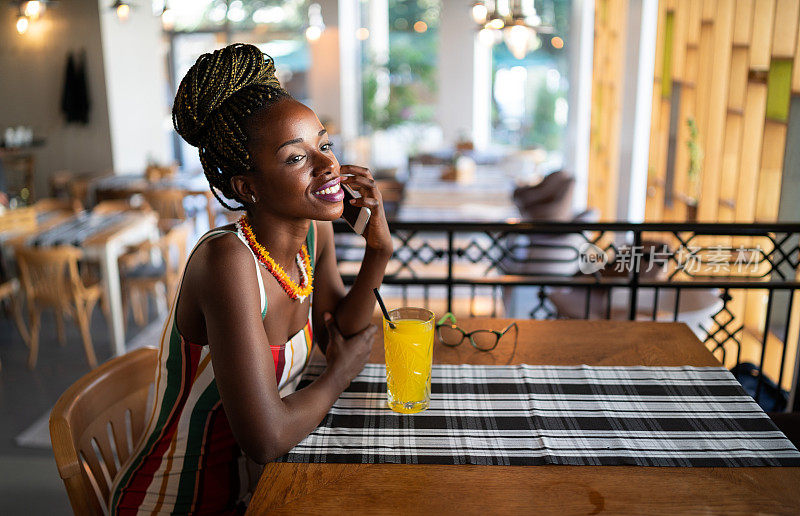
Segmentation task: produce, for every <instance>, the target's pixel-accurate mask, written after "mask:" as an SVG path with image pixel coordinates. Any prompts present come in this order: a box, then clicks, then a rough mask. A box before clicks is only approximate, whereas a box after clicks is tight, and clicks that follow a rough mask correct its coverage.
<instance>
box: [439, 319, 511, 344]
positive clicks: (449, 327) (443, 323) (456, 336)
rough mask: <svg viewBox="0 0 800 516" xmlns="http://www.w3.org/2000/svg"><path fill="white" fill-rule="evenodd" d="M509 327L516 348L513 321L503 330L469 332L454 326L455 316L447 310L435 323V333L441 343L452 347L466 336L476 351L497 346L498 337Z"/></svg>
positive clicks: (506, 331)
mask: <svg viewBox="0 0 800 516" xmlns="http://www.w3.org/2000/svg"><path fill="white" fill-rule="evenodd" d="M511 328H514V330H515V332H514V346H515V348H516V344H517V337H518V336H519V328H518V327H517V323H515V322H512V323H511V324H509V325H508V326H507V327H506V329H505V330H503V331H497V330H474V331H471V332H466V331H464V330H463V329H461V328H459V327H458V326H456V316H455V315H453V314H452V313H450V312H447V313H446V314H444V316H443V317H442V318H441V319H439V321H438V322H437V323H436V333H437V334H438V335H439V340H441V341H442V344H444V345H445V346H449V347H451V348H454V347H456V346H458V345H460V344H461V343H462V342H464V339H465V338H466V339H469V343H470V344H472V347H474V348H475V349H477V350H478V351H492V350H493V349H494V348H496V347H497V343H498V342H500V338H501V337H502V336H503V335H505V334H506V333H508V331H509V330H510V329H511Z"/></svg>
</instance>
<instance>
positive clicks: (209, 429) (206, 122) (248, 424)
mask: <svg viewBox="0 0 800 516" xmlns="http://www.w3.org/2000/svg"><path fill="white" fill-rule="evenodd" d="M173 120H174V123H175V128H176V130H177V131H178V133H179V134H180V135H181V136H182V137H183V138H184V139H185V140H186V141H187V142H188V143H190V144H191V145H193V146H196V147H197V148H198V151H199V155H200V160H201V163H202V165H203V169H204V171H205V175H206V177H207V178H208V181H209V185H210V186H211V189H212V191H213V192H214V195H215V196H217V198H218V199H219V200H220V202H222V203H223V205H224V206H226V207H227V208H229V209H232V210H241V211H244V212H245V213H244V215H243V216H242V218H241V219H240V220H239V221H238V222H237V223H236V224H235V225H231V226H223V227H221V228H217V229H214V230H212V231H210V232H208V233H206V234H205V235H203V237H201V238H200V241H199V242H198V243H197V245H196V246H195V248H194V250H193V251H192V253H191V255H190V257H189V260H188V263H187V265H186V271H185V273H184V277H183V279H182V281H181V284H180V286H179V288H178V294H177V299H176V300H175V302H174V303H173V308H172V311H171V313H170V317H169V318H168V320H167V327H166V328H165V331H164V333H163V335H164V337H163V338H162V342H161V349H160V352H159V357H160V358H159V365H158V369H157V372H156V386H157V388H156V394H155V403H154V408H153V412H152V414H151V416H150V420H149V422H148V425H147V429H146V431H145V433H144V437H143V439H142V441H141V442H140V443H139V445H138V447H137V450H136V452H135V453H134V454H133V455H132V456H131V459H130V460H129V461H128V462H127V464H125V465H124V466H123V467H122V468H121V470H120V473H119V475H118V476H117V478H116V479H115V482H114V486H113V489H112V492H111V496H110V507H109V509H110V511H109V512H110V513H112V514H118V513H121V512H125V513H127V512H129V511H132V510H144V511H148V512H170V513H192V514H205V513H215V514H218V513H235V512H241V511H242V510H243V509H244V508H245V507H246V505H247V502H248V500H249V494H250V492H251V489H252V487H253V482H254V481H256V480H257V479H258V468H257V465H258V464H264V463H266V462H269V461H271V460H273V459H274V458H276V457H278V456H280V455H282V454H284V453H286V452H287V451H289V450H290V449H291V448H292V447H293V446H294V445H295V444H297V443H298V442H299V441H300V440H302V439H303V438H304V437H305V436H306V435H308V434H309V433H310V432H311V431H312V430H313V429H314V428H315V427H316V426H317V425H318V424H319V422H320V421H321V420H322V418H323V417H324V416H325V414H326V413H327V412H328V410H329V409H330V407H331V405H332V404H333V402H334V401H335V400H336V399H337V398H338V396H339V394H341V392H342V391H343V390H344V389H345V388H346V387H347V385H348V384H349V383H350V381H351V380H352V379H353V378H354V377H355V376H356V375H357V374H358V373H359V372H360V371H361V369H362V367H363V366H364V363H365V362H366V360H367V357H368V356H369V351H370V349H371V345H372V340H373V337H374V335H375V332H376V328H375V327H374V325H370V324H369V321H370V317H371V315H372V313H373V310H374V298H373V297H372V295H371V292H370V291H371V290H372V288H374V287H377V286H379V285H380V283H381V281H382V279H383V273H384V269H385V267H386V263H387V262H388V260H389V258H390V256H391V253H392V242H391V237H390V235H389V228H388V225H387V223H386V217H385V214H384V211H383V205H382V201H381V196H380V192H379V191H378V189H377V188H376V186H375V182H374V181H373V179H372V175H371V174H370V172H369V170H367V169H366V168H363V167H358V166H354V165H340V164H339V162H338V161H337V160H336V157H335V156H334V155H333V152H332V151H331V143H330V141H329V140H328V135H327V132H326V130H325V128H324V127H323V126H322V124H321V123H320V122H319V120H318V118H317V116H316V115H315V114H314V112H313V111H312V110H310V109H309V108H308V107H306V106H304V105H303V104H301V103H299V102H297V101H296V100H294V99H293V98H291V96H289V94H288V93H286V91H285V90H283V88H281V86H280V84H279V82H278V80H277V79H276V78H275V67H274V64H273V62H272V60H271V58H269V56H266V55H264V54H262V53H261V51H260V50H258V48H256V47H254V46H252V45H241V44H237V45H231V46H229V47H226V48H224V49H221V50H218V51H215V52H213V53H209V54H204V55H202V56H200V58H199V59H198V60H197V62H196V63H195V65H194V66H193V67H192V68H191V69H190V70H189V72H188V73H187V74H186V76H185V77H184V79H183V81H181V85H180V87H179V89H178V93H177V96H176V99H175V106H174V108H173ZM341 183H345V184H347V185H348V186H350V187H351V188H353V189H354V190H357V191H358V192H359V193H360V194H361V197H360V198H358V199H354V200H352V201H351V203H352V204H353V205H354V206H357V207H366V208H369V209H370V210H371V211H372V213H373V216H372V217H371V218H370V220H369V223H368V225H367V228H366V229H365V231H364V238H365V239H366V248H367V249H366V252H365V255H364V260H363V262H362V264H361V270H360V272H359V275H358V278H357V279H356V281H355V283H354V284H353V286H352V287H351V289H350V291H349V292H348V291H346V290H345V288H344V285H343V283H342V279H341V276H340V275H339V272H338V269H337V266H336V258H335V250H334V243H333V229H332V226H331V221H332V220H334V219H336V218H338V217H339V216H341V214H342V210H343V204H342V200H343V191H342V186H341ZM223 198H224V199H223ZM262 270H265V271H268V272H269V274H264V273H263V272H262ZM268 300H269V303H268V302H267V301H268ZM268 308H269V309H268ZM314 342H316V343H317V344H318V345H319V346H320V348H321V349H322V351H323V352H324V353H325V358H326V361H327V367H326V370H325V372H324V373H323V374H322V375H321V376H320V377H319V378H318V379H316V380H315V381H314V382H312V383H311V384H310V385H308V386H306V387H304V388H303V389H301V390H296V388H297V384H298V381H299V379H300V375H301V373H302V372H303V369H304V367H305V365H306V363H307V361H308V358H309V355H310V353H311V350H312V346H313V343H314Z"/></svg>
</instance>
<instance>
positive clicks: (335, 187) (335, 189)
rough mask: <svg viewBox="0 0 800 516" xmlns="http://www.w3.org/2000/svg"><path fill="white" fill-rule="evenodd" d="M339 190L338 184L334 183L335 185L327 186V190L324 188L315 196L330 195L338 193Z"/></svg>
mask: <svg viewBox="0 0 800 516" xmlns="http://www.w3.org/2000/svg"><path fill="white" fill-rule="evenodd" d="M339 188H340V186H339V183H336V184H335V185H333V186H329V187H328V188H325V189H324V190H319V191H317V195H330V194H332V193H336V192H338V191H339Z"/></svg>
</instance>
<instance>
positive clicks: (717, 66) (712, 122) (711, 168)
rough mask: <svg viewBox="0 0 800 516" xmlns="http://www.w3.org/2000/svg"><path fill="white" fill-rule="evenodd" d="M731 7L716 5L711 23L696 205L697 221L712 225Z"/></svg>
mask: <svg viewBox="0 0 800 516" xmlns="http://www.w3.org/2000/svg"><path fill="white" fill-rule="evenodd" d="M734 7H735V5H734V3H733V2H730V1H722V2H719V3H718V4H717V12H716V16H715V22H714V40H713V43H712V44H713V58H712V59H713V63H714V64H713V69H714V72H713V74H712V75H711V82H710V84H709V87H708V89H709V92H710V95H709V99H708V115H707V117H708V118H707V124H706V131H707V134H706V137H705V146H704V149H705V151H704V154H705V156H704V159H703V171H702V175H701V179H702V181H701V189H700V197H699V199H698V200H699V203H698V212H697V217H698V219H699V220H703V221H708V222H713V221H714V220H716V218H717V209H718V207H719V187H720V181H722V180H723V177H724V171H723V170H722V168H721V164H722V144H723V140H724V130H725V119H726V116H727V113H728V82H729V78H730V65H731V41H732V38H733V15H734Z"/></svg>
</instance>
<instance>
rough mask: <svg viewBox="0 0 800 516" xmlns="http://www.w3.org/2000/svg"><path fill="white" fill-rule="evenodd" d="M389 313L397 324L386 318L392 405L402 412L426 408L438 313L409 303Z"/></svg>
mask: <svg viewBox="0 0 800 516" xmlns="http://www.w3.org/2000/svg"><path fill="white" fill-rule="evenodd" d="M389 317H390V319H391V321H392V323H394V325H395V327H394V328H391V327H390V326H389V321H387V320H386V319H384V321H383V346H384V349H385V351H386V391H387V392H386V394H387V399H388V402H389V408H390V409H392V410H394V411H395V412H400V413H402V414H414V413H416V412H422V411H423V410H425V409H426V408H428V405H429V404H430V402H431V363H432V362H433V332H434V329H435V327H436V324H435V320H434V314H433V312H431V311H430V310H426V309H424V308H410V307H407V308H397V309H396V310H392V311H390V312H389Z"/></svg>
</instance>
